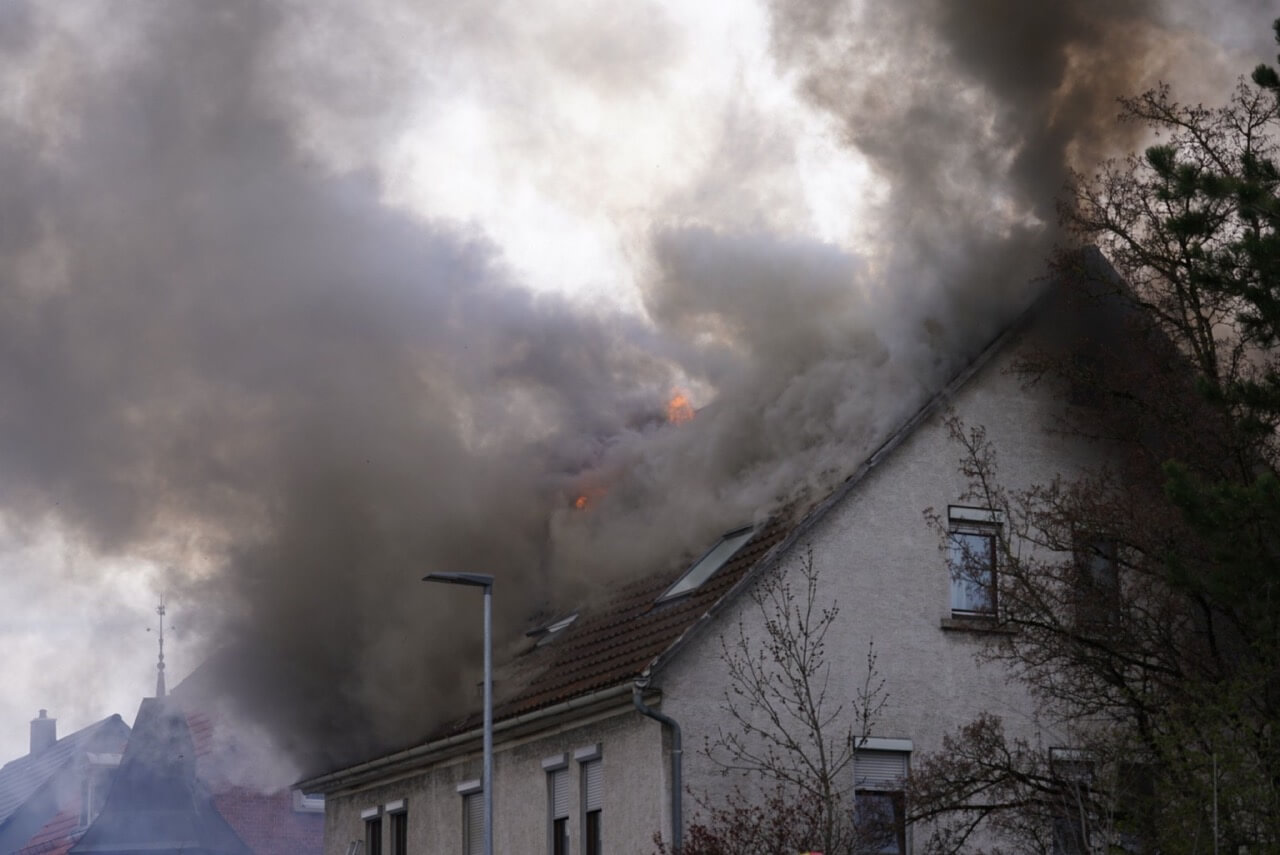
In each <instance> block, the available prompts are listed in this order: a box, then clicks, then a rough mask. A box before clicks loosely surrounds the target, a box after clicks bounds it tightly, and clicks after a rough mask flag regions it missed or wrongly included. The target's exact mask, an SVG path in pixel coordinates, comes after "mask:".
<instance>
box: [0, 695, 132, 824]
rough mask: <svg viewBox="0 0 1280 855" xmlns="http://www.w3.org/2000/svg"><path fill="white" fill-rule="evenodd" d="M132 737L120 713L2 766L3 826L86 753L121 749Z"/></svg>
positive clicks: (0, 819) (0, 798) (0, 811)
mask: <svg viewBox="0 0 1280 855" xmlns="http://www.w3.org/2000/svg"><path fill="white" fill-rule="evenodd" d="M128 736H129V726H128V725H127V724H125V723H124V720H123V719H121V718H120V716H119V715H111V716H108V717H107V718H104V719H102V720H101V721H98V722H94V723H93V724H91V725H89V726H88V727H85V728H82V729H81V730H78V731H76V732H75V733H72V734H69V735H67V736H64V737H62V738H61V739H59V740H58V741H57V742H55V743H53V745H50V746H49V747H48V748H46V749H44V750H43V751H40V752H38V753H36V754H34V755H32V754H27V755H26V756H23V757H19V758H18V759H17V760H11V761H9V762H8V763H6V764H4V766H3V767H2V768H0V826H3V825H4V823H6V822H8V821H9V819H10V817H12V816H13V814H14V813H15V812H16V811H17V810H18V809H19V808H21V807H22V805H23V804H24V803H26V801H27V799H29V798H31V796H33V795H34V794H35V793H36V792H37V791H38V790H39V789H40V788H41V787H43V786H44V785H45V784H47V783H48V782H49V781H51V780H52V779H53V778H54V776H56V775H57V774H58V773H59V772H61V771H62V770H64V769H67V768H69V767H70V765H71V764H72V763H75V762H77V761H78V759H79V758H80V757H81V755H83V754H84V753H85V752H87V751H90V750H96V751H100V752H107V751H119V750H120V749H121V748H123V747H124V743H125V740H126V739H128Z"/></svg>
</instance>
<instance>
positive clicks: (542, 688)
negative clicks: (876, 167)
mask: <svg viewBox="0 0 1280 855" xmlns="http://www.w3.org/2000/svg"><path fill="white" fill-rule="evenodd" d="M1088 258H1089V261H1090V263H1097V262H1100V263H1102V264H1104V265H1105V264H1106V262H1105V260H1103V259H1101V256H1098V255H1097V254H1096V253H1091V254H1090V255H1089V256H1088ZM1107 269H1109V267H1108V268H1107ZM1057 290H1058V289H1048V291H1047V292H1046V293H1045V295H1043V296H1042V297H1041V299H1040V300H1038V301H1037V302H1036V303H1034V304H1033V305H1032V306H1031V307H1030V308H1029V309H1027V310H1026V311H1025V312H1024V313H1023V314H1022V315H1021V316H1019V317H1018V318H1017V319H1016V320H1015V321H1013V322H1012V323H1011V324H1009V325H1008V326H1007V327H1006V328H1005V329H1004V330H1003V331H1002V332H1001V333H1000V334H999V335H997V336H996V337H995V338H994V339H993V340H992V341H991V342H990V343H989V344H988V345H987V346H986V347H985V348H983V349H982V351H981V352H980V353H979V354H978V355H977V356H976V357H975V358H974V359H973V360H972V361H970V362H969V363H968V365H966V366H965V367H963V368H962V369H961V370H959V371H958V372H957V373H956V374H955V375H954V376H953V377H952V379H951V381H950V382H949V383H948V384H947V385H946V386H945V387H944V388H943V389H941V390H940V391H939V392H938V393H937V394H935V395H934V396H932V397H931V398H929V400H927V401H926V402H925V403H924V405H923V406H921V407H920V408H919V409H918V410H917V411H916V412H915V413H914V414H912V415H911V416H910V417H909V418H908V419H906V420H905V421H904V422H903V423H902V424H900V425H899V426H898V428H897V429H896V430H895V431H893V432H892V433H891V434H890V435H889V436H888V437H886V438H885V439H884V441H883V442H882V443H881V444H880V445H879V446H878V447H877V448H876V450H875V451H874V452H873V453H872V454H871V455H869V456H868V457H867V458H866V459H865V460H864V461H863V462H862V463H861V465H860V466H858V467H857V468H856V469H855V470H854V471H853V473H852V474H850V475H849V476H848V477H847V478H846V479H845V480H844V481H842V482H841V483H840V484H839V485H838V486H837V487H836V488H835V489H834V490H831V491H830V492H829V493H827V494H826V495H825V496H823V497H821V498H819V499H816V500H812V501H810V502H809V503H807V504H803V505H792V506H789V507H788V508H786V509H784V510H783V511H781V512H779V513H777V514H775V515H774V516H773V517H771V518H770V519H769V520H767V521H766V522H765V523H764V524H762V525H760V526H759V527H758V528H757V529H756V531H755V533H754V534H753V535H752V537H751V539H750V540H748V541H747V543H746V544H745V545H744V546H743V547H742V548H741V549H739V550H738V552H737V553H736V554H735V555H734V556H733V557H732V558H731V559H730V560H729V561H728V562H726V563H725V565H724V566H723V567H722V568H721V569H720V570H719V571H718V572H717V573H715V574H714V575H713V576H712V577H711V578H710V579H708V580H707V581H706V582H705V583H704V584H702V585H701V586H700V587H698V588H696V589H695V590H694V591H692V592H691V593H690V594H688V595H687V596H683V597H680V598H677V599H674V600H671V601H668V602H663V603H659V602H658V598H659V597H660V596H661V595H662V594H663V592H665V591H666V590H667V589H668V588H669V587H670V586H671V585H672V583H673V582H675V580H676V579H678V578H679V577H680V575H681V574H682V573H684V572H685V570H686V569H687V568H688V564H683V565H680V566H679V567H677V568H673V569H671V570H669V571H668V572H663V573H656V574H653V575H651V576H647V577H644V578H641V579H637V580H635V581H633V582H631V583H629V584H626V585H623V586H622V587H620V588H619V589H618V590H617V592H616V593H614V594H612V595H610V596H606V597H604V598H603V599H602V600H601V601H600V602H598V603H596V604H594V606H585V607H584V608H583V609H581V611H580V613H579V617H578V619H577V620H576V621H574V622H573V624H572V625H570V626H569V627H568V628H567V629H565V630H564V632H563V635H562V636H559V637H557V638H556V639H554V640H552V641H551V642H550V643H549V644H546V645H543V646H537V645H536V643H534V642H530V644H529V649H528V650H527V651H526V652H524V653H523V655H517V656H516V657H515V658H514V660H513V661H511V662H510V663H509V664H508V665H507V666H506V667H505V668H504V667H499V668H498V670H497V672H496V677H495V680H496V684H497V686H496V690H495V706H494V721H495V723H502V722H504V721H510V720H512V719H517V718H519V717H520V716H524V715H528V714H530V713H534V712H537V711H539V710H545V709H548V708H550V707H553V706H555V705H557V704H560V703H564V702H570V701H573V700H575V699H585V698H586V697H587V696H589V695H591V694H593V693H596V692H604V691H606V690H610V689H614V688H616V687H626V686H627V685H628V684H630V683H632V681H635V680H637V679H640V678H642V677H645V676H647V675H649V674H650V673H652V672H653V671H656V670H657V669H659V668H661V667H662V666H663V665H664V664H665V663H666V662H667V661H669V660H670V659H671V658H672V657H673V656H675V655H677V654H678V652H679V650H680V649H681V648H682V647H683V646H684V644H685V643H686V642H687V641H688V640H689V639H690V638H691V637H692V636H693V635H695V634H696V633H697V632H698V631H699V630H700V628H701V627H702V626H704V625H705V624H706V623H707V622H708V620H709V619H710V618H711V617H712V616H714V615H715V614H716V613H718V612H719V611H720V610H721V609H722V608H723V607H724V606H725V605H726V604H727V603H728V602H730V601H731V600H732V599H733V598H734V596H735V595H736V594H737V593H739V592H740V591H742V590H743V589H745V588H746V587H747V586H748V585H749V584H750V583H751V582H752V580H753V579H754V578H756V577H757V576H758V574H760V573H762V572H764V571H766V570H768V569H769V568H770V567H773V566H775V564H776V561H777V560H779V559H780V558H782V557H783V556H784V555H786V554H787V552H788V549H789V548H790V547H791V546H793V545H795V544H796V543H797V542H798V541H799V540H800V539H801V538H802V537H803V536H804V535H805V534H806V533H807V532H808V531H809V529H811V528H812V527H813V526H814V525H815V524H816V523H817V522H818V521H819V520H820V519H822V518H823V517H824V516H825V515H826V513H827V512H828V511H829V510H830V509H831V508H832V507H834V506H835V505H836V504H837V503H838V502H840V501H841V500H842V499H843V498H844V497H845V496H847V495H848V494H849V493H850V492H851V491H852V490H854V489H855V488H856V487H857V486H858V485H859V484H860V483H861V481H862V480H863V478H864V477H865V476H866V475H867V473H869V472H870V471H871V469H873V468H874V467H875V466H876V465H878V464H879V463H880V462H881V461H882V460H883V459H884V458H885V457H886V456H888V455H889V454H890V453H891V452H892V451H893V450H894V449H896V448H897V447H898V445H899V444H900V443H901V442H902V441H903V440H904V439H905V438H906V437H908V436H910V435H911V434H912V433H913V432H914V430H915V429H916V427H918V426H919V425H920V424H921V423H922V422H923V421H924V420H925V419H926V418H928V417H929V416H930V415H932V414H933V413H935V412H937V411H938V409H939V408H941V407H943V406H945V404H946V403H947V402H948V401H949V400H951V399H952V398H953V397H954V395H955V394H956V393H957V392H958V391H959V390H960V389H961V388H962V387H963V386H964V385H965V384H967V383H968V381H969V380H970V379H971V378H972V377H973V376H974V375H976V374H977V373H978V372H979V371H980V370H981V369H982V368H983V367H984V366H986V365H987V364H988V363H989V362H990V360H991V359H992V357H993V356H995V355H996V354H997V353H999V352H1000V351H1002V350H1003V349H1004V348H1005V347H1006V345H1008V343H1009V342H1010V341H1011V340H1013V339H1014V338H1015V337H1016V336H1017V335H1019V334H1020V333H1021V332H1022V331H1023V330H1024V329H1025V328H1026V327H1027V325H1028V323H1029V322H1030V320H1031V319H1032V318H1033V317H1035V316H1037V315H1039V314H1041V313H1042V312H1044V311H1045V309H1046V307H1047V306H1049V305H1051V303H1052V301H1051V300H1050V299H1048V297H1049V296H1050V295H1052V294H1054V293H1055V292H1057ZM693 558H696V556H693ZM480 723H481V718H480V712H479V711H476V712H475V713H473V714H470V715H468V716H466V717H464V718H462V719H459V720H456V721H454V722H451V723H450V724H448V725H446V726H445V727H443V728H441V729H440V730H438V731H437V732H436V733H434V734H432V735H431V736H430V737H429V738H428V740H427V741H426V743H425V744H423V745H419V746H417V747H414V748H408V749H405V750H403V751H400V752H396V753H394V754H389V755H386V756H384V757H381V758H378V759H376V760H373V761H370V762H368V763H364V764H359V765H358V766H352V767H344V768H342V769H337V770H334V771H333V772H330V773H327V774H324V775H320V776H316V777H313V778H310V779H308V780H306V781H303V782H302V783H301V784H300V785H301V786H302V787H304V788H306V789H308V790H310V791H325V790H326V789H330V788H332V787H333V786H336V785H337V783H338V782H339V781H346V780H348V779H350V778H352V777H356V776H363V775H365V774H366V773H375V770H377V769H379V768H382V767H384V766H387V765H393V764H399V763H401V762H410V761H412V760H413V759H415V758H417V757H421V756H424V755H427V754H429V753H430V750H431V746H432V744H433V743H434V742H436V741H438V740H443V739H447V738H449V737H453V736H457V735H461V734H466V733H468V732H473V733H474V732H476V731H478V729H479V727H480Z"/></svg>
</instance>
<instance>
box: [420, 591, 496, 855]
mask: <svg viewBox="0 0 1280 855" xmlns="http://www.w3.org/2000/svg"><path fill="white" fill-rule="evenodd" d="M422 581H424V582H444V583H446V584H449V585H471V586H473V587H476V588H484V773H483V777H482V779H481V786H482V787H483V788H484V855H493V617H492V612H493V608H492V600H493V577H492V576H490V575H489V574H487V573H428V574H427V575H426V576H423V577H422Z"/></svg>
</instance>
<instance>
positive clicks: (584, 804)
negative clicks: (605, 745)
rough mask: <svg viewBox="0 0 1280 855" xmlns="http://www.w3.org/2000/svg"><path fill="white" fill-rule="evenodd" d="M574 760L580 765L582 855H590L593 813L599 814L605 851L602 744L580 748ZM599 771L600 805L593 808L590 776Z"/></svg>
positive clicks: (579, 795)
mask: <svg viewBox="0 0 1280 855" xmlns="http://www.w3.org/2000/svg"><path fill="white" fill-rule="evenodd" d="M573 759H574V761H575V762H577V764H578V781H579V785H578V801H579V808H580V813H579V815H580V817H581V818H580V823H581V826H582V828H581V832H582V836H581V841H582V842H581V844H580V846H581V848H582V855H589V853H590V851H591V850H590V845H591V839H590V835H589V834H588V831H587V830H588V828H589V824H588V815H589V814H592V813H596V814H599V816H600V818H599V823H600V828H601V838H600V848H601V851H603V849H604V832H603V829H604V756H603V755H602V753H601V751H600V744H599V743H596V744H595V745H588V746H586V747H584V748H578V749H576V750H575V751H574V752H573ZM592 769H596V770H598V774H599V776H600V787H599V796H600V803H599V804H597V805H595V806H593V805H592V804H591V801H590V789H591V788H590V786H589V785H588V776H589V775H590V774H591V770H592Z"/></svg>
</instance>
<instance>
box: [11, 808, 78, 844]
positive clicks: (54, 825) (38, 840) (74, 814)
mask: <svg viewBox="0 0 1280 855" xmlns="http://www.w3.org/2000/svg"><path fill="white" fill-rule="evenodd" d="M79 830H80V810H79V808H78V807H77V808H76V809H75V810H62V811H59V812H58V813H57V814H55V815H54V817H53V819H51V820H49V821H48V822H46V823H45V824H44V827H43V828H41V829H40V830H39V831H37V832H36V834H35V836H33V837H32V838H31V839H30V840H29V841H27V845H26V846H23V847H22V848H21V849H19V850H18V852H17V855H66V853H67V852H68V851H69V850H70V849H71V846H72V845H73V844H74V843H75V842H76V832H77V831H79Z"/></svg>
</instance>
